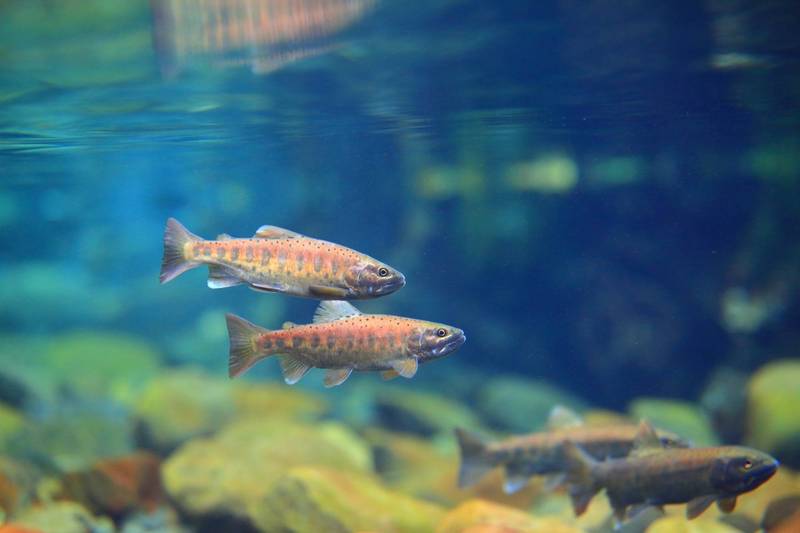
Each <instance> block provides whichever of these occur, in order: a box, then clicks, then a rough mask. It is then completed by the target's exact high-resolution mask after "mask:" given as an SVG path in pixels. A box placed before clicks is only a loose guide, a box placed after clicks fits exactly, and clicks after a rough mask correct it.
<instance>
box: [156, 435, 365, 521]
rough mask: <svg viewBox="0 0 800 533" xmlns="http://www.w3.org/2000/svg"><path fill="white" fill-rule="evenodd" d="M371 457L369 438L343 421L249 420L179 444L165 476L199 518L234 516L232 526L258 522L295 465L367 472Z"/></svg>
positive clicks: (184, 507) (186, 509) (174, 494)
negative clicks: (257, 512)
mask: <svg viewBox="0 0 800 533" xmlns="http://www.w3.org/2000/svg"><path fill="white" fill-rule="evenodd" d="M371 462H372V459H371V456H370V451H369V447H368V446H367V444H366V443H365V442H363V441H362V440H361V439H360V438H359V437H358V436H357V435H355V434H354V433H353V432H352V431H350V430H349V429H347V428H346V427H344V426H342V425H341V424H337V423H333V422H324V423H318V424H316V425H305V424H298V423H297V422H291V421H287V420H280V419H266V420H245V421H241V422H236V423H234V424H232V425H231V426H229V427H227V428H225V429H224V430H222V431H221V432H219V433H218V434H217V435H216V436H214V437H212V438H201V439H195V440H192V441H189V442H187V443H186V444H184V445H183V446H181V447H180V448H178V449H177V450H176V451H175V453H173V454H172V455H171V456H170V457H169V458H168V459H167V461H166V462H165V463H164V465H163V467H162V479H163V482H164V486H165V488H166V490H167V493H168V494H169V496H170V497H171V498H172V500H173V501H174V502H175V503H176V505H177V506H178V507H179V509H180V510H181V511H182V512H183V513H185V514H186V515H188V516H189V517H191V518H192V519H193V520H195V521H196V522H197V523H202V522H203V521H204V520H205V521H211V520H213V519H214V518H215V517H220V516H222V517H230V518H231V519H232V520H233V521H234V522H232V524H233V525H232V526H231V527H233V526H234V525H235V526H236V527H248V526H249V527H252V524H253V521H252V516H251V512H252V510H253V509H255V508H256V507H257V506H258V504H259V502H262V501H263V500H264V498H265V496H266V495H267V494H268V493H269V492H270V490H271V489H272V485H273V484H274V483H275V482H276V481H277V480H278V479H279V478H280V477H281V476H282V475H283V474H284V473H286V472H287V471H288V470H289V469H291V468H292V467H295V466H320V467H332V468H338V469H341V470H344V471H347V472H348V473H359V472H364V473H367V472H369V471H370V467H371Z"/></svg>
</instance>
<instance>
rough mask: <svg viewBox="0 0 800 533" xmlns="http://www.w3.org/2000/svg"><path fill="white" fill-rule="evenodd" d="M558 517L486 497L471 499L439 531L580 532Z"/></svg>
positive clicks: (441, 525)
mask: <svg viewBox="0 0 800 533" xmlns="http://www.w3.org/2000/svg"><path fill="white" fill-rule="evenodd" d="M580 531H581V530H580V529H578V528H576V527H575V526H572V525H570V524H569V523H567V522H564V521H562V520H561V519H559V518H556V517H534V516H532V515H530V514H528V513H526V512H524V511H520V510H518V509H513V508H511V507H506V506H504V505H500V504H497V503H492V502H488V501H485V500H479V499H473V500H468V501H466V502H464V503H462V504H461V505H459V506H458V507H456V508H455V509H453V510H452V511H450V512H449V513H447V515H446V516H445V517H444V518H443V519H442V521H441V522H439V525H438V527H437V528H436V533H462V532H471V533H479V532H480V533H578V532H580Z"/></svg>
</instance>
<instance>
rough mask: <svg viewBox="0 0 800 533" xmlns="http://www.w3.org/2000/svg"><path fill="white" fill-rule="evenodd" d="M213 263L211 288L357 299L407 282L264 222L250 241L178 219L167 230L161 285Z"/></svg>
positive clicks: (344, 251) (335, 247)
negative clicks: (202, 231) (196, 229)
mask: <svg viewBox="0 0 800 533" xmlns="http://www.w3.org/2000/svg"><path fill="white" fill-rule="evenodd" d="M201 265H208V287H209V288H211V289H222V288H226V287H233V286H236V285H242V284H243V285H247V286H249V287H250V288H252V289H255V290H257V291H264V292H281V293H284V294H291V295H294V296H302V297H305V298H316V299H318V300H358V299H366V298H376V297H379V296H384V295H387V294H391V293H393V292H395V291H396V290H398V289H400V288H401V287H403V285H405V283H406V280H405V277H404V276H403V274H401V273H400V272H398V271H397V270H395V269H394V268H392V267H390V266H389V265H387V264H385V263H381V262H380V261H378V260H376V259H373V258H372V257H370V256H368V255H365V254H362V253H359V252H356V251H355V250H351V249H350V248H346V247H344V246H341V245H339V244H334V243H331V242H327V241H321V240H319V239H312V238H310V237H305V236H303V235H300V234H299V233H295V232H293V231H290V230H287V229H283V228H278V227H276V226H262V227H260V228H259V229H258V231H256V234H255V235H254V236H253V237H252V238H249V239H234V238H232V237H230V236H229V235H225V234H223V235H220V236H219V237H217V240H215V241H209V240H204V239H202V238H200V237H198V236H197V235H193V234H192V233H190V232H189V230H187V229H186V228H185V227H183V226H182V225H181V223H180V222H178V221H177V220H175V219H174V218H170V219H169V220H167V226H166V229H165V230H164V258H163V260H162V263H161V277H160V280H161V283H166V282H168V281H170V280H172V279H174V278H176V277H177V276H179V275H180V274H182V273H183V272H186V271H187V270H190V269H192V268H196V267H199V266H201Z"/></svg>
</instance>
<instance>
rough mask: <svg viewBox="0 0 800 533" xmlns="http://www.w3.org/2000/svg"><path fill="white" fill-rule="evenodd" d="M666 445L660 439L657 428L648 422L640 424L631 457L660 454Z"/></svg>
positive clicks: (644, 421)
mask: <svg viewBox="0 0 800 533" xmlns="http://www.w3.org/2000/svg"><path fill="white" fill-rule="evenodd" d="M663 449H664V444H663V443H662V442H661V439H659V438H658V434H657V433H656V430H655V428H654V427H653V425H652V424H650V422H648V421H647V420H642V421H641V422H639V429H637V431H636V436H635V437H634V439H633V449H632V450H631V453H630V455H631V456H634V457H638V456H642V455H649V454H652V453H657V452H660V451H661V450H663Z"/></svg>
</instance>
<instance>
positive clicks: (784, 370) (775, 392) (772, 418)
mask: <svg viewBox="0 0 800 533" xmlns="http://www.w3.org/2000/svg"><path fill="white" fill-rule="evenodd" d="M798 405H800V359H784V360H780V361H773V362H771V363H768V364H766V365H764V366H763V367H761V368H760V369H759V370H758V371H757V372H756V373H755V375H753V377H752V378H751V380H750V383H749V384H748V386H747V426H748V429H747V441H748V443H749V444H751V445H752V446H755V447H756V448H759V449H761V450H765V451H768V452H770V453H772V454H773V455H776V456H777V457H778V458H780V459H781V462H783V463H784V464H790V465H792V466H793V467H795V468H798V467H800V417H798V416H797V406H798Z"/></svg>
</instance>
